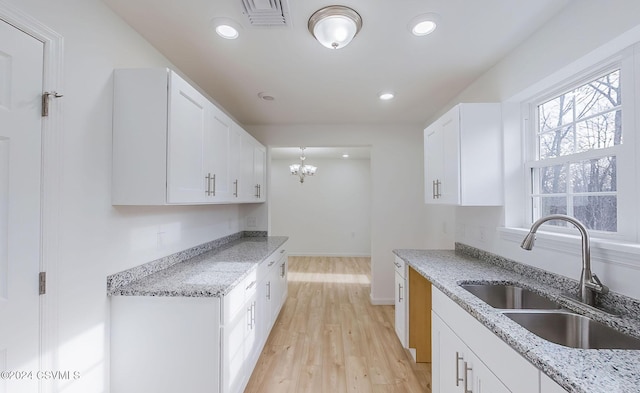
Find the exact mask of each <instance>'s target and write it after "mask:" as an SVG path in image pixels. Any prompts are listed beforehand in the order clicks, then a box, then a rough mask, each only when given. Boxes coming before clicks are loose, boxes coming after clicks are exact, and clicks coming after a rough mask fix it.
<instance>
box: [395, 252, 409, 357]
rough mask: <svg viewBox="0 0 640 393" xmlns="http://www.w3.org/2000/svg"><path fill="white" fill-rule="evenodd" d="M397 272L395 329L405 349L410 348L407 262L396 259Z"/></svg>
mask: <svg viewBox="0 0 640 393" xmlns="http://www.w3.org/2000/svg"><path fill="white" fill-rule="evenodd" d="M394 266H395V272H396V274H395V275H396V280H395V282H396V285H395V288H394V291H395V298H396V300H395V329H396V335H397V336H398V340H400V344H402V347H403V348H408V347H409V324H408V317H409V307H408V304H409V302H408V299H409V298H408V294H409V289H408V288H407V266H406V264H405V262H404V261H403V260H402V259H400V258H398V257H396V259H395V261H394Z"/></svg>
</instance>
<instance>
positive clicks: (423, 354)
mask: <svg viewBox="0 0 640 393" xmlns="http://www.w3.org/2000/svg"><path fill="white" fill-rule="evenodd" d="M409 348H410V349H415V356H414V358H415V360H416V362H417V363H431V283H430V282H429V281H427V279H426V278H424V277H422V276H421V275H420V273H418V272H416V271H415V270H414V269H413V268H412V267H409Z"/></svg>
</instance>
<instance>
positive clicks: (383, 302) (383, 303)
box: [369, 294, 396, 306]
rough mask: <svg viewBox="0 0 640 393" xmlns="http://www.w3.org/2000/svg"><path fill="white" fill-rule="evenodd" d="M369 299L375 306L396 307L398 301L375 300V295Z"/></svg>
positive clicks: (390, 299)
mask: <svg viewBox="0 0 640 393" xmlns="http://www.w3.org/2000/svg"><path fill="white" fill-rule="evenodd" d="M369 298H370V299H371V304H372V305H374V306H394V305H395V304H396V299H394V298H389V299H383V298H374V297H373V294H371V295H369Z"/></svg>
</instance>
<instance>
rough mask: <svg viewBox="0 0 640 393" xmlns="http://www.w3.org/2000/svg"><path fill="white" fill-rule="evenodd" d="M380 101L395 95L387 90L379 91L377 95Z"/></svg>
mask: <svg viewBox="0 0 640 393" xmlns="http://www.w3.org/2000/svg"><path fill="white" fill-rule="evenodd" d="M378 97H379V98H380V99H381V100H382V101H389V100H391V99H393V97H395V95H394V94H393V93H391V92H389V91H386V92H383V93H380V95H379V96H378Z"/></svg>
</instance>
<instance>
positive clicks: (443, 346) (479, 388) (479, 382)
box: [431, 313, 509, 393]
mask: <svg viewBox="0 0 640 393" xmlns="http://www.w3.org/2000/svg"><path fill="white" fill-rule="evenodd" d="M431 323H432V325H431V329H432V337H433V348H432V351H433V363H432V378H433V380H432V387H433V391H434V392H461V393H472V392H473V393H483V392H484V393H508V392H509V389H507V388H506V386H504V384H503V383H502V382H501V381H500V380H499V379H498V377H496V376H495V375H494V374H493V373H492V372H491V371H490V370H489V369H488V368H487V366H486V365H485V364H484V363H482V361H481V360H480V359H479V358H478V357H477V356H476V355H475V354H474V353H473V352H472V351H471V350H470V349H469V347H467V346H466V345H465V343H464V342H462V340H460V338H459V337H458V336H456V334H455V333H454V332H453V331H452V330H451V329H450V328H449V327H448V326H447V325H446V324H445V323H444V322H443V321H442V319H440V318H439V317H438V315H437V314H435V313H434V314H433V315H432V320H431Z"/></svg>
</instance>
